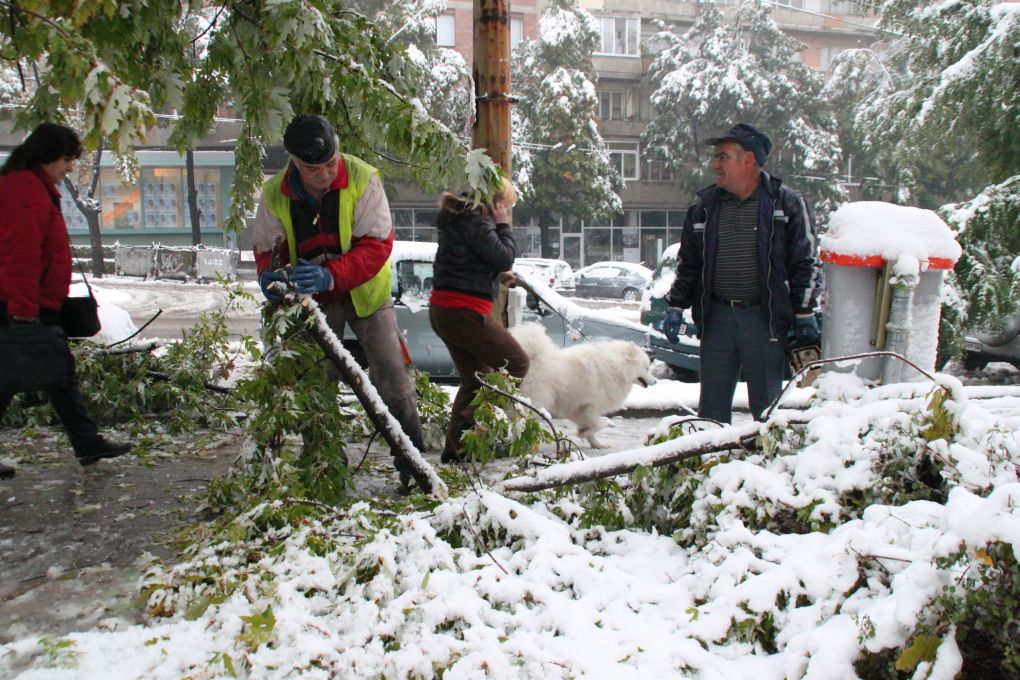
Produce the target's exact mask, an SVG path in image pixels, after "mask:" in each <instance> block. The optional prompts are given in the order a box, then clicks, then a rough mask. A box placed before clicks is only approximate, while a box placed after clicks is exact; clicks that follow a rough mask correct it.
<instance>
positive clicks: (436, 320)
mask: <svg viewBox="0 0 1020 680" xmlns="http://www.w3.org/2000/svg"><path fill="white" fill-rule="evenodd" d="M515 199H516V195H515V193H514V190H513V185H511V184H510V183H509V182H506V181H504V185H503V190H502V191H501V192H499V193H498V194H497V195H496V196H495V197H494V198H493V202H492V205H491V206H487V205H485V204H482V205H478V206H472V205H471V204H470V203H469V202H468V201H467V199H466V198H464V197H463V196H456V195H454V194H450V193H446V194H443V198H442V200H441V201H440V204H439V208H440V213H439V220H438V223H437V226H438V227H439V248H438V250H437V251H436V261H435V269H434V273H433V279H432V283H433V289H432V296H431V298H430V299H429V320H430V321H431V323H432V328H433V330H435V332H436V334H437V335H438V336H439V337H440V338H442V340H443V342H444V343H446V347H447V349H448V350H449V351H450V357H451V358H452V359H453V365H454V366H456V367H457V373H459V374H460V389H459V390H457V396H456V397H455V398H454V400H453V408H452V413H451V417H450V427H449V428H448V429H447V431H446V443H445V445H444V446H443V455H442V461H443V462H444V463H449V462H453V461H457V460H460V459H461V457H462V456H461V449H460V438H461V434H462V433H463V432H464V431H465V430H467V429H470V428H471V427H472V426H473V425H474V422H475V419H474V408H473V407H472V406H471V401H472V400H473V399H474V397H475V393H476V392H477V391H478V388H479V387H480V386H481V383H480V382H479V380H478V378H477V377H476V373H477V374H482V375H484V374H485V373H489V372H490V371H493V370H495V369H499V368H506V370H507V372H508V373H509V374H510V375H512V376H514V377H517V378H521V377H523V376H524V374H525V373H527V372H528V356H527V355H526V354H525V353H524V350H523V349H521V346H520V345H519V344H517V341H516V340H514V338H513V336H512V335H510V333H509V332H508V331H507V329H506V328H505V327H504V326H503V324H502V323H501V322H500V320H499V319H496V318H493V317H492V316H491V314H492V301H493V300H494V299H495V296H496V292H497V291H498V288H499V284H500V282H501V280H502V282H503V283H507V282H509V281H512V280H513V275H512V274H510V273H509V271H510V268H511V267H512V266H513V263H514V257H516V256H517V245H516V244H515V243H514V239H513V236H511V234H510V224H509V217H510V208H511V207H513V204H514V201H515Z"/></svg>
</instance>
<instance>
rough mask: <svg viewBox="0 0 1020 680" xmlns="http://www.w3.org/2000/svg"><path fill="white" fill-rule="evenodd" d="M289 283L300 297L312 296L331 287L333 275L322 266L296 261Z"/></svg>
mask: <svg viewBox="0 0 1020 680" xmlns="http://www.w3.org/2000/svg"><path fill="white" fill-rule="evenodd" d="M290 282H291V283H293V284H294V288H295V289H297V292H299V293H301V294H302V295H312V294H314V293H321V292H322V291H324V290H329V289H330V288H332V287H333V275H332V274H330V273H329V270H328V269H326V268H325V267H323V266H322V265H318V264H312V263H311V262H307V261H306V260H298V263H297V265H295V266H294V268H293V269H291V271H290Z"/></svg>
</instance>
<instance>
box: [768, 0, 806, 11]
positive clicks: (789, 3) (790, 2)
mask: <svg viewBox="0 0 1020 680" xmlns="http://www.w3.org/2000/svg"><path fill="white" fill-rule="evenodd" d="M774 2H775V4H776V5H777V6H779V7H793V8H794V9H804V0H774Z"/></svg>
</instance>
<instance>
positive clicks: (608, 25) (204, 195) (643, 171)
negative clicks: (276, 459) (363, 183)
mask: <svg viewBox="0 0 1020 680" xmlns="http://www.w3.org/2000/svg"><path fill="white" fill-rule="evenodd" d="M720 1H721V3H722V4H729V3H730V2H731V0H720ZM581 4H582V6H583V7H584V8H585V9H587V10H588V11H589V12H591V13H592V15H594V16H595V18H596V19H597V20H598V22H599V23H600V26H601V32H602V41H601V48H600V49H599V51H598V52H597V53H596V55H595V67H596V70H597V72H598V82H597V83H596V89H597V92H598V97H599V102H600V106H599V113H598V116H599V120H598V125H599V129H600V131H601V133H602V135H603V137H604V138H605V140H606V143H607V145H608V146H609V149H610V154H611V157H612V159H613V161H614V162H615V164H616V167H617V170H618V171H619V172H620V174H621V176H622V177H623V178H624V181H625V188H624V190H623V193H622V198H623V206H624V211H623V214H622V215H621V216H620V217H619V218H617V219H615V220H611V221H605V222H602V223H590V224H585V223H583V222H581V221H578V220H563V221H562V222H561V224H560V225H559V227H558V228H556V229H554V230H553V233H552V246H553V254H554V256H556V257H560V258H563V259H565V260H567V261H568V262H570V263H571V264H572V265H573V266H575V267H579V266H584V265H586V264H591V263H593V262H598V261H602V260H626V261H633V262H644V263H645V264H646V265H649V266H654V264H655V263H656V262H657V261H658V258H659V255H660V254H661V253H662V251H663V250H665V248H666V247H668V246H669V245H670V244H671V243H675V242H676V241H678V240H679V236H680V227H681V225H682V221H683V217H684V209H685V208H686V206H687V205H688V204H689V203H690V201H691V200H692V197H690V196H685V195H680V191H679V190H678V188H677V183H676V182H674V180H673V177H672V176H671V175H670V173H669V171H668V170H667V169H666V168H665V167H664V166H663V164H662V163H661V162H658V161H656V160H654V159H652V158H650V157H647V156H646V155H645V154H644V153H643V149H642V146H641V133H642V132H643V131H644V128H645V127H646V125H647V124H648V122H649V119H650V104H649V96H650V94H651V92H650V90H649V88H648V85H647V83H646V82H645V76H646V75H647V72H648V67H649V65H650V63H651V59H650V58H649V57H648V56H647V53H646V52H647V50H646V49H643V48H645V47H646V46H647V45H648V44H649V41H650V39H651V38H652V36H653V35H654V34H655V33H656V32H657V30H658V29H657V27H656V26H655V23H654V22H655V21H656V20H661V21H664V22H666V23H668V24H670V25H672V26H673V27H674V28H675V30H676V31H677V32H682V31H683V30H685V29H686V28H687V27H688V26H690V25H691V24H692V23H693V21H694V18H695V14H696V5H695V4H694V3H693V2H683V1H679V0H581ZM545 6H546V0H516V1H514V2H513V3H512V4H511V11H510V24H509V28H510V36H511V43H512V44H513V45H516V44H517V43H518V42H520V41H521V40H524V39H534V38H535V37H536V36H537V33H538V19H539V16H540V14H541V12H542V10H543V9H544V8H545ZM773 16H774V18H775V19H776V21H777V23H778V24H779V25H780V27H781V28H783V29H784V30H785V31H788V32H789V33H790V34H791V35H792V36H794V37H795V38H797V39H798V40H799V41H800V42H801V43H802V44H803V45H804V48H803V50H802V51H801V52H800V54H799V59H800V60H801V61H802V62H803V63H805V64H807V65H808V66H811V67H812V68H816V69H820V70H825V69H827V68H828V67H829V65H830V63H831V61H832V59H833V58H834V57H835V56H836V55H837V54H839V52H841V51H843V50H846V49H850V48H855V47H860V46H864V45H868V44H870V43H871V42H873V41H874V40H875V38H876V31H875V30H874V28H873V25H874V23H875V17H874V16H869V15H868V14H867V13H866V12H865V11H863V10H862V9H861V8H860V5H859V4H858V3H857V2H854V1H847V0H776V2H775V9H774V14H773ZM472 35H473V2H472V0H449V1H448V3H447V9H446V11H445V12H444V13H443V14H442V15H440V16H439V17H438V18H437V20H436V42H437V44H438V45H440V46H443V47H449V48H452V49H455V50H457V51H458V52H459V53H460V54H461V55H462V56H463V57H464V59H465V61H466V62H467V63H468V64H469V65H470V64H471V63H472V62H471V59H472ZM224 115H225V116H229V112H225V113H224ZM165 122H166V123H169V121H165ZM168 129H169V126H168V125H165V126H161V129H158V130H155V131H153V134H152V135H151V137H152V138H151V139H149V140H147V141H148V143H149V146H147V147H146V148H141V149H140V150H139V154H138V155H139V160H140V161H141V168H142V172H141V176H140V177H139V178H138V180H137V181H136V182H135V183H134V184H132V185H128V186H125V185H122V184H121V183H120V181H119V177H117V175H116V172H115V168H114V166H113V158H112V156H111V155H110V154H106V156H105V157H104V159H103V163H102V166H101V171H100V180H99V187H98V192H97V199H98V200H99V201H100V203H101V205H102V213H101V219H102V222H101V224H102V231H103V237H104V240H105V241H108V242H109V241H113V240H120V241H121V242H122V243H151V242H153V241H160V242H162V243H164V244H177V243H190V241H191V226H190V218H189V216H188V211H187V209H186V197H185V195H184V190H185V182H184V174H183V173H184V158H183V157H181V156H178V155H177V154H176V153H175V152H171V151H165V150H161V149H166V146H161V145H162V144H165V142H166V140H165V139H164V138H165V137H166V136H167V130H168ZM238 129H239V121H234V120H231V119H229V118H223V119H222V121H221V122H220V123H218V124H217V125H216V128H215V129H214V130H213V131H212V133H211V134H210V137H209V138H208V139H206V140H203V143H202V145H201V147H200V148H199V151H198V153H196V166H197V167H196V185H197V188H198V190H199V207H200V211H201V218H200V219H201V223H200V226H201V228H202V232H203V239H204V240H205V242H206V243H207V244H209V245H226V246H231V245H236V246H239V247H240V248H241V249H242V250H246V249H247V248H249V247H250V239H249V238H246V237H245V235H243V234H242V235H241V237H240V238H239V239H238V238H235V237H233V235H229V234H224V232H223V229H222V226H223V222H224V219H225V217H226V214H227V209H228V207H229V187H230V183H231V180H232V177H233V165H234V163H233V142H234V140H235V139H236V137H237V131H238ZM16 142H17V140H16V139H15V136H13V135H10V134H9V133H6V132H0V149H3V148H4V147H6V148H10V147H11V146H13V144H15V143H16ZM267 152H268V156H267V158H266V161H265V171H266V173H267V174H271V173H273V172H275V171H276V170H278V169H279V168H280V167H282V166H283V164H284V163H285V162H286V154H285V153H284V152H283V149H282V147H278V146H271V147H269V148H268V149H267ZM3 155H5V154H4V153H3V152H2V151H0V156H3ZM388 189H389V190H390V193H391V210H392V213H393V220H394V228H395V233H396V237H397V238H398V239H401V240H415V241H435V240H436V239H437V236H436V232H435V221H436V217H437V214H438V211H437V208H436V197H435V196H433V195H430V194H425V193H423V192H421V191H420V190H418V189H416V188H415V187H411V186H396V185H393V186H388ZM64 208H65V210H64V213H65V215H66V216H67V222H68V230H69V232H70V234H71V236H72V240H73V241H74V242H75V243H85V242H87V240H88V231H87V228H86V225H85V222H84V219H83V218H82V217H81V214H80V213H79V212H78V210H77V209H75V208H74V206H73V204H72V203H71V201H70V197H69V196H68V197H65V200H64ZM515 236H516V238H517V240H518V244H519V245H520V247H521V250H522V255H536V256H537V255H539V254H540V246H539V234H538V228H537V227H536V226H534V225H518V226H517V227H515Z"/></svg>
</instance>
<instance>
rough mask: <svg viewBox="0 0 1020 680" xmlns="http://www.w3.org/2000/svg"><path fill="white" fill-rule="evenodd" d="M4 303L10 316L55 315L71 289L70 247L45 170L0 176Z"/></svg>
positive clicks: (0, 295) (1, 294)
mask: <svg viewBox="0 0 1020 680" xmlns="http://www.w3.org/2000/svg"><path fill="white" fill-rule="evenodd" d="M0 206H3V208H2V210H0V300H3V301H4V302H6V303H7V313H8V314H9V315H10V316H38V314H39V308H40V307H45V308H47V309H51V310H54V311H57V310H59V309H60V307H61V305H63V303H64V299H65V298H66V297H67V292H68V289H69V287H70V285H71V243H70V241H69V239H68V237H67V225H65V224H64V216H63V215H61V214H60V194H59V193H58V192H57V188H56V187H55V186H53V180H52V179H50V177H49V175H47V174H46V173H45V172H43V171H42V170H40V169H38V168H35V169H32V170H17V171H15V172H10V173H7V174H6V175H0Z"/></svg>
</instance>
